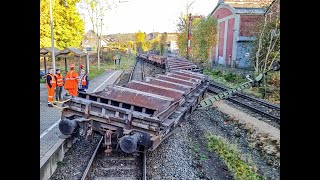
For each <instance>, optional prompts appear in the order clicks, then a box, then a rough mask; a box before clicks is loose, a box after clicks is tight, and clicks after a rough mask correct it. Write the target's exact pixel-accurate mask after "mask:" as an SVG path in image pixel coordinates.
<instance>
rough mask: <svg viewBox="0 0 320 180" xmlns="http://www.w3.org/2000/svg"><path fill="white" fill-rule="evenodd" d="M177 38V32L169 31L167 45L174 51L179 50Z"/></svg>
mask: <svg viewBox="0 0 320 180" xmlns="http://www.w3.org/2000/svg"><path fill="white" fill-rule="evenodd" d="M177 40H178V35H177V33H167V46H168V50H169V51H170V52H172V53H177V52H178V46H177Z"/></svg>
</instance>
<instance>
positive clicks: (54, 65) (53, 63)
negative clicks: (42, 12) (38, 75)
mask: <svg viewBox="0 0 320 180" xmlns="http://www.w3.org/2000/svg"><path fill="white" fill-rule="evenodd" d="M50 25H51V47H52V53H51V55H52V68H53V74H56V59H55V53H54V37H53V17H52V0H50Z"/></svg>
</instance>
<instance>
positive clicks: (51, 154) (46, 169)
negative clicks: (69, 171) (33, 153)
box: [40, 138, 75, 180]
mask: <svg viewBox="0 0 320 180" xmlns="http://www.w3.org/2000/svg"><path fill="white" fill-rule="evenodd" d="M74 142H75V139H74V138H67V139H59V140H58V141H57V142H56V143H55V144H54V145H53V146H52V147H51V149H50V150H49V151H48V152H47V153H46V154H45V155H44V156H43V157H42V158H41V159H40V180H48V179H49V178H50V177H51V175H52V174H53V173H54V171H55V170H56V169H57V167H58V165H57V163H58V162H59V161H62V160H63V158H64V154H65V153H66V152H67V151H68V150H69V149H70V148H71V146H72V144H73V143H74Z"/></svg>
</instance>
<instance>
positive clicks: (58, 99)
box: [55, 86, 62, 101]
mask: <svg viewBox="0 0 320 180" xmlns="http://www.w3.org/2000/svg"><path fill="white" fill-rule="evenodd" d="M55 91H56V92H55V94H56V101H61V100H62V98H61V93H62V86H57V87H56V90H55Z"/></svg>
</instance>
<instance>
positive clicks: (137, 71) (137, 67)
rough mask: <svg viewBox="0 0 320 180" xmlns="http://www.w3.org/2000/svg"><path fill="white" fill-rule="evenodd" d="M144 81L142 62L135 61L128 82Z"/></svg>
mask: <svg viewBox="0 0 320 180" xmlns="http://www.w3.org/2000/svg"><path fill="white" fill-rule="evenodd" d="M143 79H144V62H143V61H141V60H138V59H137V60H136V63H135V64H134V67H133V68H132V71H131V74H130V78H129V81H132V80H136V81H143Z"/></svg>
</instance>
